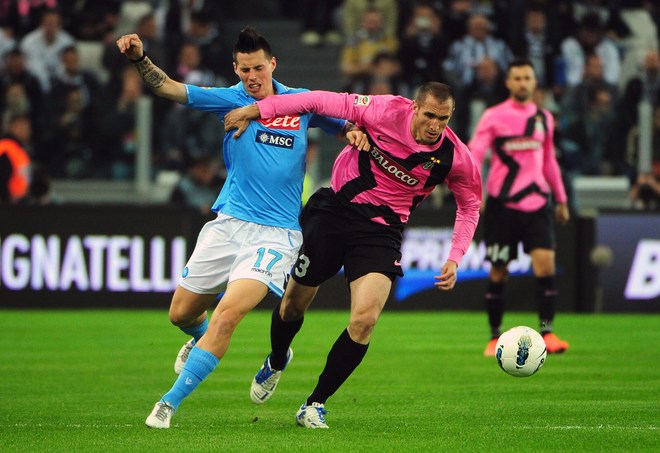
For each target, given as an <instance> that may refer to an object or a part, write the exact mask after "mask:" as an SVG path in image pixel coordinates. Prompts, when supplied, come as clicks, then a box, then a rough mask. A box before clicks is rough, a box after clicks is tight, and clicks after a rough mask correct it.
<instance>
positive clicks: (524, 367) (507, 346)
mask: <svg viewBox="0 0 660 453" xmlns="http://www.w3.org/2000/svg"><path fill="white" fill-rule="evenodd" d="M546 355H547V352H546V349H545V341H543V337H542V336H541V334H539V333H538V332H537V331H536V330H534V329H532V328H531V327H527V326H518V327H514V328H512V329H509V330H507V331H506V332H504V333H503V334H502V335H500V338H499V339H498V340H497V353H496V354H495V357H497V363H498V364H499V365H500V368H502V369H503V370H504V371H506V372H507V373H509V374H510V375H511V376H516V377H526V376H531V375H532V374H534V373H536V372H537V371H538V370H539V368H541V367H542V366H543V364H544V363H545V357H546Z"/></svg>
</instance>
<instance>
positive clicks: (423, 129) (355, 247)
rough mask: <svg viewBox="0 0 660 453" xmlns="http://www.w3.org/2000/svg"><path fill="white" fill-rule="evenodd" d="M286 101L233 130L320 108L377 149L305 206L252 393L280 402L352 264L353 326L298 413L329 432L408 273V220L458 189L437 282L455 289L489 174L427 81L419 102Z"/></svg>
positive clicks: (233, 116)
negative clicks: (305, 342) (314, 318)
mask: <svg viewBox="0 0 660 453" xmlns="http://www.w3.org/2000/svg"><path fill="white" fill-rule="evenodd" d="M275 97H278V96H271V98H275ZM281 97H282V98H285V97H287V98H290V99H287V100H283V101H281V102H280V101H276V102H270V98H269V99H268V100H266V99H264V101H266V102H258V103H256V104H253V105H251V106H246V107H243V108H241V109H237V110H234V111H232V112H230V113H229V114H228V115H227V116H226V117H225V125H226V127H227V128H228V129H231V128H232V127H236V128H238V131H237V132H236V133H235V135H240V134H241V133H242V131H243V130H244V128H245V126H246V124H247V120H248V119H257V118H260V117H261V118H270V117H274V116H281V115H286V114H294V113H298V112H299V113H302V112H317V113H323V114H324V115H325V114H329V115H332V116H334V117H336V118H345V119H347V120H350V121H352V122H353V123H354V124H355V125H356V126H358V127H360V128H361V129H362V130H363V131H364V132H365V134H366V135H367V137H368V139H369V143H370V145H371V148H370V150H369V151H368V152H364V151H362V152H360V151H358V150H357V149H356V148H355V147H353V146H347V147H345V148H344V149H343V151H342V152H341V153H340V154H339V156H338V157H337V160H336V161H335V164H334V168H333V170H332V188H322V189H319V190H318V191H317V192H316V193H315V194H314V195H313V196H312V197H311V198H310V199H309V201H308V202H307V205H306V206H305V208H304V210H303V214H302V228H303V246H302V248H301V250H300V252H299V253H298V260H297V261H296V264H295V265H294V267H293V270H292V273H291V280H290V281H289V284H288V286H287V289H286V292H285V294H284V297H283V298H282V300H281V302H280V303H279V304H278V305H277V307H276V308H275V310H274V311H273V317H272V323H271V347H272V351H271V353H270V355H269V356H268V357H266V360H265V362H264V365H263V367H262V368H261V369H260V370H259V372H258V373H257V375H256V376H255V379H254V381H253V383H252V389H251V396H252V400H253V401H254V402H255V403H263V402H265V401H266V400H267V399H268V398H270V396H271V395H272V394H273V391H274V390H275V386H276V385H277V382H278V381H279V379H280V376H281V374H282V370H283V369H284V367H285V366H286V364H287V363H288V360H290V355H287V352H288V351H289V345H290V344H291V342H292V341H293V338H294V336H295V335H296V333H297V332H298V331H299V330H300V327H301V326H302V323H303V316H304V313H305V310H307V308H308V307H309V305H310V304H311V303H312V300H313V298H314V296H315V295H316V292H317V290H318V287H319V285H320V284H321V283H323V282H324V281H326V280H327V279H329V278H330V277H332V276H334V275H335V274H337V272H338V271H339V270H340V269H341V267H342V266H344V275H345V277H346V280H347V282H348V285H349V288H350V298H351V313H350V320H349V324H348V328H347V329H345V330H344V331H343V332H342V334H341V335H340V336H339V338H338V339H337V341H336V342H335V344H334V345H333V346H332V349H331V350H330V353H329V354H328V358H327V361H326V364H325V368H324V370H323V372H322V373H321V375H320V376H319V380H318V384H317V385H316V388H315V389H314V390H313V392H312V393H311V395H310V396H309V397H308V398H307V400H306V401H305V403H304V404H303V405H302V406H301V408H300V409H299V410H298V412H297V414H296V421H297V423H298V424H300V425H302V426H305V427H307V428H327V427H328V426H327V424H326V423H325V418H324V415H325V413H326V410H325V406H324V405H325V402H326V400H327V399H328V398H329V397H330V396H332V395H333V394H334V393H335V392H336V391H337V390H338V389H339V387H340V386H341V385H342V384H343V383H344V381H345V380H346V379H347V378H348V377H349V376H350V375H351V373H352V372H353V371H354V370H355V369H356V368H357V366H358V365H359V364H360V362H361V361H362V359H363V357H364V356H365V354H366V352H367V348H368V346H369V340H370V338H371V333H372V331H373V329H374V327H375V325H376V322H377V321H378V317H379V316H380V313H381V311H382V310H383V307H384V305H385V302H386V300H387V297H388V295H389V293H390V289H391V287H392V282H393V281H394V279H395V278H396V277H397V276H402V275H403V272H402V270H401V264H400V259H401V236H402V230H403V227H404V226H405V224H406V223H407V222H408V216H409V215H410V213H411V212H412V211H413V210H414V209H415V207H417V205H418V204H419V203H420V202H421V201H422V200H423V199H424V198H426V197H427V196H428V195H429V194H430V193H431V191H432V190H433V188H434V187H435V186H436V185H438V184H441V183H443V182H445V183H446V184H447V186H448V187H449V189H450V190H452V192H453V193H454V196H455V199H456V204H457V213H456V222H455V225H454V234H453V238H452V246H451V250H450V252H449V256H448V260H447V261H446V263H445V264H444V265H443V267H442V271H441V272H442V273H441V275H438V276H436V277H435V279H436V280H437V281H436V283H435V286H436V287H437V288H438V289H441V290H450V289H452V288H453V287H454V285H455V283H456V269H457V267H458V264H459V263H460V260H461V258H462V257H463V255H464V254H465V252H466V251H467V249H468V247H469V246H470V243H471V241H472V237H473V235H474V231H475V229H476V227H477V222H478V220H479V206H480V204H481V192H482V189H481V176H480V174H479V169H478V167H477V165H476V164H475V163H474V161H473V160H472V156H471V154H470V152H469V151H468V149H467V147H466V146H465V144H464V143H462V142H461V140H460V139H459V138H458V137H457V136H456V134H454V132H453V131H452V130H451V129H450V128H448V127H447V123H448V122H449V119H450V118H451V115H452V113H453V111H454V96H453V94H452V91H451V89H450V87H449V86H447V85H445V84H442V83H438V82H429V83H426V84H424V85H422V86H421V87H420V89H419V93H418V95H417V98H416V99H415V101H411V100H410V99H406V98H403V97H400V96H392V95H381V96H362V95H357V94H346V93H341V94H340V93H331V92H325V91H311V92H308V93H304V94H303V95H297V94H295V95H291V96H281Z"/></svg>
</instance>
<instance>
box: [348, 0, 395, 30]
mask: <svg viewBox="0 0 660 453" xmlns="http://www.w3.org/2000/svg"><path fill="white" fill-rule="evenodd" d="M370 9H375V10H378V11H380V13H381V16H382V24H383V25H382V27H383V31H384V33H385V34H386V35H388V36H398V31H399V30H398V25H399V22H398V21H399V5H398V2H397V0H344V4H343V6H342V8H341V19H342V28H343V33H344V37H345V38H347V39H348V38H350V37H351V36H355V34H356V33H358V32H359V31H360V29H361V28H362V27H363V26H364V24H363V20H362V18H363V17H364V13H365V12H366V11H367V10H370Z"/></svg>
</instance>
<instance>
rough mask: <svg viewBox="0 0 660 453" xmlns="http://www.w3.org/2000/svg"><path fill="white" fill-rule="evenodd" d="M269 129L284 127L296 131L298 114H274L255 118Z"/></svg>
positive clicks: (298, 120)
mask: <svg viewBox="0 0 660 453" xmlns="http://www.w3.org/2000/svg"><path fill="white" fill-rule="evenodd" d="M257 121H259V122H260V123H261V124H263V125H264V126H266V127H267V128H269V129H286V130H289V131H297V130H299V129H300V115H284V116H275V117H273V118H266V119H259V120H257Z"/></svg>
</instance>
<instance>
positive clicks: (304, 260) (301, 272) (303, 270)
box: [294, 253, 309, 277]
mask: <svg viewBox="0 0 660 453" xmlns="http://www.w3.org/2000/svg"><path fill="white" fill-rule="evenodd" d="M308 266H309V257H308V256H307V255H305V254H304V253H303V254H302V255H300V256H299V257H298V267H296V268H295V269H294V272H295V273H296V276H297V277H304V276H305V274H307V267H308Z"/></svg>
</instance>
